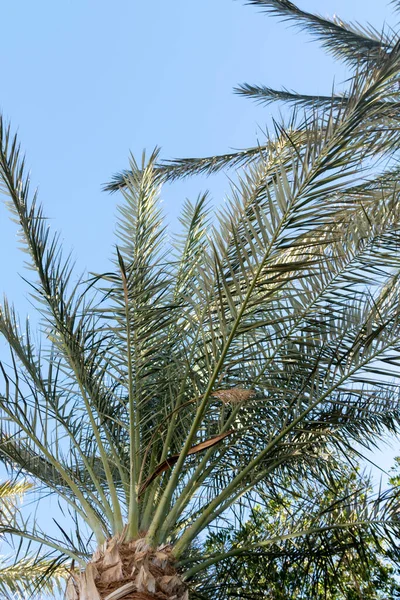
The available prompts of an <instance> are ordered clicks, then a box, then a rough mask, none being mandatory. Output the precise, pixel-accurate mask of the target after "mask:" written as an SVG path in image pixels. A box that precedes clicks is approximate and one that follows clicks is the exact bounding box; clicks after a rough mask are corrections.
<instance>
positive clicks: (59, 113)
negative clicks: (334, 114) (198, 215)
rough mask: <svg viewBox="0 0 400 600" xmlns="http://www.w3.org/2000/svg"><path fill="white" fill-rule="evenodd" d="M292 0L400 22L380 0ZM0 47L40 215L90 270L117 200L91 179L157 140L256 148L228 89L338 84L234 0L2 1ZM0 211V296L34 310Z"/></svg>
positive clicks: (214, 187) (333, 74)
mask: <svg viewBox="0 0 400 600" xmlns="http://www.w3.org/2000/svg"><path fill="white" fill-rule="evenodd" d="M299 5H300V6H301V7H302V8H304V9H307V10H314V11H319V12H320V13H321V14H323V15H332V14H335V13H336V14H338V15H339V16H340V17H341V18H342V19H343V20H349V21H351V20H353V21H354V20H358V21H360V22H362V23H364V22H367V21H369V22H371V23H372V24H374V25H375V26H376V27H377V28H380V27H381V26H382V24H383V22H384V20H385V19H386V20H387V21H389V22H391V23H392V24H393V25H394V24H395V23H396V18H395V16H393V14H392V12H391V10H390V8H389V7H388V6H387V5H386V2H385V0H378V1H377V0H299ZM0 50H1V84H0V89H1V93H0V108H1V110H2V111H3V114H4V115H5V116H6V117H7V118H9V119H10V120H11V122H12V124H13V125H14V127H16V128H18V130H19V134H20V139H21V142H22V145H23V147H24V148H25V149H26V151H27V163H28V165H30V168H31V172H32V182H33V184H34V185H39V188H40V198H41V200H42V202H43V203H44V205H45V212H46V214H47V216H48V217H49V218H50V219H51V220H50V223H51V224H52V226H54V228H55V229H57V230H61V231H62V236H63V239H64V240H65V246H66V248H67V249H72V250H73V253H74V255H75V256H76V257H77V264H78V267H79V269H81V270H83V269H86V268H87V269H88V270H91V271H97V272H99V271H103V270H106V269H107V268H108V262H107V261H108V259H109V258H110V256H111V252H112V244H113V241H114V215H115V206H116V202H117V201H118V196H116V195H114V196H108V195H106V194H104V193H103V192H101V184H102V183H104V182H106V181H107V180H108V179H109V178H110V177H111V175H112V174H113V173H114V172H115V171H118V170H120V169H122V168H124V167H125V166H127V161H128V154H129V151H132V152H133V153H134V154H135V155H136V156H138V157H139V156H140V154H141V152H142V149H143V148H147V149H148V150H149V151H150V150H152V149H153V147H154V146H155V145H158V146H161V147H162V156H163V157H164V158H172V157H177V156H202V155H210V154H213V153H220V152H225V151H228V150H229V149H230V148H241V147H246V146H248V145H253V144H254V143H255V142H256V140H257V137H258V136H260V128H261V129H264V128H265V127H266V126H267V125H268V123H270V122H271V121H270V117H271V112H272V109H270V108H262V107H260V106H257V105H255V104H253V103H251V102H250V101H248V100H245V99H242V98H240V97H238V96H235V95H233V94H232V88H233V87H234V86H235V85H236V84H238V83H243V82H249V83H263V84H266V85H269V86H271V87H277V88H280V87H282V86H285V87H287V88H291V89H294V90H296V91H300V92H305V93H328V94H329V93H330V92H331V90H332V82H333V80H334V78H335V81H336V83H337V84H339V83H340V81H342V80H343V79H344V77H345V72H344V70H343V68H342V67H341V66H340V65H339V64H337V63H335V62H334V61H333V60H332V59H331V58H329V57H327V56H326V55H325V54H324V52H323V51H322V50H321V49H320V47H319V46H318V44H317V43H316V42H311V41H310V38H309V36H307V35H306V34H305V33H298V32H297V31H296V30H294V29H293V28H292V27H289V26H288V24H285V23H281V22H279V21H278V20H277V19H276V18H273V17H268V16H266V15H263V14H260V13H259V12H258V11H257V10H256V9H255V7H251V6H245V5H244V2H243V1H241V0H236V1H234V0H202V1H201V2H199V1H198V2H195V1H194V0H169V1H168V2H167V1H166V0H152V1H148V0H147V1H146V0H114V1H113V2H110V1H109V0H107V1H106V0H63V1H62V2H54V0H39V1H37V2H32V1H31V0H13V1H12V2H5V3H3V6H2V33H1V37H0ZM275 114H277V113H276V112H275ZM228 187H229V186H228V183H227V181H226V180H225V179H223V178H221V177H218V178H217V179H216V180H215V181H214V180H205V179H201V178H196V179H193V180H190V181H186V182H184V183H180V184H176V185H174V186H171V187H168V188H166V189H165V193H164V200H165V204H164V206H165V212H166V214H167V215H168V218H169V220H170V221H171V222H172V223H175V219H176V215H177V213H178V212H179V208H180V206H181V205H182V201H183V200H184V198H185V197H186V196H189V197H195V196H197V194H198V192H199V191H201V190H204V189H206V188H210V189H211V192H212V195H213V198H214V202H215V203H216V204H217V203H218V202H220V201H221V200H222V198H223V195H224V193H225V192H226V191H227V190H228ZM1 215H2V216H1V220H0V222H1V234H0V256H1V263H0V274H1V277H0V292H1V293H3V292H6V293H7V295H8V297H9V299H10V300H13V301H15V302H16V305H17V307H18V308H19V309H20V310H21V311H22V313H26V312H30V311H31V308H30V306H29V303H28V302H27V300H26V298H27V292H28V289H27V286H26V284H25V283H24V282H23V281H22V280H21V277H20V275H21V274H22V275H26V273H24V271H23V260H24V256H23V254H22V253H21V252H19V251H18V250H17V240H16V235H15V234H16V227H15V225H14V224H12V223H10V222H9V220H8V216H7V213H6V209H5V208H4V207H3V208H2V209H1ZM399 453H400V451H399ZM390 456H391V454H387V459H386V461H385V464H389V462H390Z"/></svg>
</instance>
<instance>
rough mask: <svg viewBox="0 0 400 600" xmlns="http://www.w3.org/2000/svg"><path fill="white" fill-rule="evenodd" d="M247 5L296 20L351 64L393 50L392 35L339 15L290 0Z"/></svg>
mask: <svg viewBox="0 0 400 600" xmlns="http://www.w3.org/2000/svg"><path fill="white" fill-rule="evenodd" d="M247 4H251V5H254V6H257V7H259V8H260V9H261V10H262V11H265V12H269V13H271V14H273V15H276V16H278V17H283V19H285V20H286V19H287V20H291V21H293V22H294V24H295V25H297V26H299V27H301V28H302V29H304V30H306V31H309V32H310V33H311V34H313V35H314V36H315V37H316V38H317V39H318V40H320V41H321V43H322V45H323V47H324V48H326V49H327V50H328V52H330V53H332V54H333V55H334V56H335V57H336V58H340V59H342V60H344V61H345V62H347V63H349V64H350V65H352V66H358V65H360V64H369V63H371V62H377V63H379V62H380V61H381V59H382V55H383V54H385V53H387V52H390V51H391V49H392V48H393V45H394V43H395V42H394V41H393V36H390V35H389V34H385V32H383V31H382V32H381V31H378V30H377V29H375V28H374V27H372V26H371V25H369V26H361V25H358V24H357V25H354V24H350V23H345V22H344V21H342V20H341V19H339V18H337V17H335V18H333V19H328V18H323V17H320V16H318V15H315V14H313V13H310V12H307V11H305V10H302V9H300V8H299V7H298V6H297V5H296V4H294V3H293V2H291V1H290V0H247Z"/></svg>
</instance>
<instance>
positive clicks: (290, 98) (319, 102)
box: [234, 83, 349, 110]
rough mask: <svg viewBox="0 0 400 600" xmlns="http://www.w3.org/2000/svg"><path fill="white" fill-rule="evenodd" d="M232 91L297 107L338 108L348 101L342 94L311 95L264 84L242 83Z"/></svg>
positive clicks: (262, 101)
mask: <svg viewBox="0 0 400 600" xmlns="http://www.w3.org/2000/svg"><path fill="white" fill-rule="evenodd" d="M234 92H235V93H236V94H239V95H240V96H245V97H246V98H251V99H252V100H255V101H256V102H258V103H259V104H263V105H265V106H267V105H268V104H271V103H272V102H277V101H279V102H286V103H288V104H293V105H294V106H298V107H305V108H324V107H325V108H327V109H328V110H331V109H332V106H337V107H338V108H340V107H341V106H342V105H343V104H345V103H346V102H348V100H349V99H348V97H347V96H345V95H344V94H343V95H337V94H334V95H331V96H311V95H308V94H297V93H295V92H289V91H288V90H285V89H284V90H274V89H272V88H269V87H267V86H264V85H250V84H248V83H244V84H242V85H239V86H237V87H235V88H234Z"/></svg>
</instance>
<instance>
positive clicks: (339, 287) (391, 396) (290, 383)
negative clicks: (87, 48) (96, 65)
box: [0, 2, 400, 600]
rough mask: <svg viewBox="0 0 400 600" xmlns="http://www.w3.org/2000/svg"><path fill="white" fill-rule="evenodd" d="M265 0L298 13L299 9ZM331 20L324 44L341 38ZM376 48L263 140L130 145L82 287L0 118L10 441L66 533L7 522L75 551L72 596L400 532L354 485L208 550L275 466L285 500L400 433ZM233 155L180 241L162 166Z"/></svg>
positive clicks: (392, 143)
mask: <svg viewBox="0 0 400 600" xmlns="http://www.w3.org/2000/svg"><path fill="white" fill-rule="evenodd" d="M259 4H263V5H265V6H266V7H268V6H269V7H273V8H274V10H278V9H285V10H286V11H287V10H289V9H290V10H294V11H295V13H296V10H297V13H296V15H297V18H299V19H301V20H302V22H303V20H304V18H305V17H304V15H303V13H301V14H298V9H296V7H294V5H292V4H291V3H289V2H265V3H259ZM284 14H286V13H284ZM318 23H319V24H320V21H318ZM329 27H330V29H329V31H330V32H331V35H332V36H333V39H334V40H336V42H335V43H338V40H337V39H336V38H335V35H336V33H335V32H336V30H337V27H339V29H340V31H342V33H343V31H348V28H347V27H346V26H342V25H340V26H339V25H338V26H337V27H333V26H332V25H329ZM332 32H333V33H332ZM352 35H353V34H352ZM354 36H355V37H354ZM342 37H343V36H342ZM345 37H346V36H345ZM350 37H351V36H350ZM349 39H350V38H349ZM351 39H352V40H353V41H352V43H354V44H355V43H356V41H357V40H358V42H359V44H361V41H360V39H359V37H358V38H357V36H356V34H354V35H353V37H351ZM354 39H355V40H356V41H354ZM339 41H340V40H339ZM340 43H342V41H340ZM363 44H364V46H365V43H364V41H363ZM364 46H362V47H364ZM360 47H361V46H360ZM365 52H366V51H365ZM365 52H364V53H365ZM368 52H369V50H368ZM367 59H368V57H367V56H366V60H365V67H364V68H360V69H359V71H358V72H357V73H356V74H355V76H354V78H353V80H352V84H351V89H350V90H349V92H348V94H347V96H346V101H342V100H341V101H340V102H337V100H336V99H335V98H334V99H333V100H332V101H330V102H329V103H328V102H326V103H322V104H321V103H320V104H321V106H320V108H318V107H317V108H314V107H313V110H312V111H311V112H310V113H306V115H305V116H304V117H303V116H301V117H298V116H297V117H295V118H293V119H292V121H291V124H290V127H284V126H278V125H277V126H276V131H275V132H274V134H273V135H271V136H270V138H269V139H268V140H267V143H266V144H265V146H264V147H263V148H257V149H256V150H254V149H253V150H250V151H246V152H245V153H244V154H243V153H242V154H240V155H237V154H236V155H234V156H233V157H232V155H231V156H230V157H228V158H226V157H222V158H221V157H214V158H211V159H204V160H200V161H190V160H188V161H183V162H182V161H178V162H177V163H173V164H172V166H171V165H170V166H167V167H166V166H162V165H161V167H160V166H157V165H159V161H158V155H157V153H156V152H155V153H153V155H152V156H151V157H150V159H149V160H147V161H146V160H145V159H143V161H142V164H141V165H140V166H138V165H137V164H136V163H135V161H134V160H133V159H132V160H131V165H130V169H129V171H127V172H126V173H124V174H123V175H122V177H121V178H120V179H119V183H118V181H117V183H116V185H117V187H120V188H121V189H122V193H123V197H124V203H123V204H122V206H121V209H120V215H119V222H118V246H117V248H116V251H115V257H114V262H113V265H112V267H111V269H110V272H109V273H106V274H103V275H98V276H93V277H92V278H91V279H90V280H88V279H87V278H86V279H85V278H81V279H78V280H76V278H75V275H74V273H73V266H72V264H71V262H70V259H69V258H65V257H64V255H63V253H62V248H61V244H60V241H59V238H58V237H57V236H55V237H53V236H52V235H51V233H50V231H49V228H48V224H47V221H46V219H45V217H44V214H43V211H42V208H41V207H40V205H39V204H38V199H37V195H36V193H33V194H31V192H30V189H29V177H28V176H27V174H26V172H25V165H24V160H23V158H22V156H21V155H20V151H19V145H18V141H17V139H16V137H15V136H13V135H12V133H11V132H10V129H9V128H8V127H7V126H5V125H4V123H3V122H2V123H1V127H0V180H1V183H2V191H3V192H4V194H5V195H6V196H7V197H8V205H9V208H10V209H11V211H12V214H13V216H14V218H15V220H16V221H17V223H18V225H19V232H20V234H21V239H22V243H23V246H24V249H25V250H26V251H27V253H28V257H29V265H30V266H31V267H32V269H33V271H34V274H35V276H34V278H33V280H32V288H33V292H32V294H33V299H34V301H35V302H36V305H37V307H38V310H39V312H40V315H41V324H40V326H39V330H40V333H41V335H42V338H43V339H42V341H41V342H37V343H35V341H34V336H33V334H32V333H31V330H30V327H29V323H28V324H26V325H24V326H22V325H21V324H20V323H19V320H18V318H17V316H16V315H15V313H14V311H13V309H12V307H11V306H10V305H9V304H8V303H7V301H5V302H4V303H3V306H2V308H1V318H0V331H1V333H2V334H3V336H4V337H5V339H6V341H7V343H8V347H9V350H10V359H9V361H8V362H7V363H6V361H4V362H3V363H1V369H2V373H3V379H4V386H3V389H4V392H3V395H2V396H1V397H0V410H1V417H2V421H1V430H0V454H1V456H2V458H3V460H4V461H5V462H7V464H8V465H9V468H10V470H11V471H14V473H16V474H17V476H19V475H20V473H21V470H22V471H23V472H24V473H27V474H29V475H30V477H32V479H33V480H34V481H35V483H36V485H37V486H38V487H40V486H41V488H42V490H43V491H44V492H45V493H46V494H47V493H53V494H55V495H57V496H58V498H59V499H60V503H61V506H62V507H63V509H64V512H65V514H66V521H67V528H68V529H66V527H60V535H59V537H58V538H55V537H54V536H53V535H51V534H50V533H49V532H48V531H43V530H41V529H39V525H38V524H37V523H35V521H34V519H31V520H21V519H17V520H16V521H15V522H13V523H12V524H10V525H9V526H7V527H6V528H3V530H4V532H5V533H8V534H11V535H14V536H19V537H21V538H24V539H26V540H30V541H35V542H38V543H41V544H43V545H46V546H47V547H48V548H49V549H51V550H54V552H55V553H56V555H57V553H58V555H60V556H64V557H69V558H70V559H71V560H73V561H75V562H74V565H73V566H71V577H70V579H69V585H68V598H70V599H71V598H74V599H77V598H79V599H84V600H100V599H107V600H117V599H118V598H126V599H129V598H132V599H133V598H136V599H139V598H140V599H143V600H144V599H145V598H158V599H170V600H172V598H174V600H185V599H186V598H188V597H189V592H190V594H191V595H192V596H193V597H195V596H196V595H198V596H199V595H200V596H201V594H202V590H203V588H204V578H203V577H202V574H203V573H207V570H208V569H209V568H210V567H212V566H213V565H217V564H218V563H221V562H224V561H226V560H228V559H232V558H235V557H240V556H243V557H244V556H248V554H249V553H253V552H255V551H256V550H257V549H259V548H260V549H264V548H269V547H274V546H275V545H276V544H277V543H278V542H280V541H281V542H283V541H284V540H291V541H292V543H294V541H295V540H298V543H299V545H300V547H302V548H303V551H304V552H305V551H306V550H307V544H306V543H305V542H304V540H307V539H310V536H311V537H313V536H314V537H317V536H318V535H321V536H322V535H323V536H324V539H325V540H326V541H327V543H329V544H331V543H332V542H333V541H335V536H334V535H330V534H331V533H332V532H335V531H342V530H343V531H347V532H350V533H351V535H353V536H356V537H357V539H358V543H359V546H360V547H361V548H362V546H363V545H366V548H368V547H369V544H370V540H371V539H373V538H371V537H367V538H366V537H365V534H363V532H364V531H365V530H368V532H369V534H370V535H371V536H372V535H373V534H375V535H376V536H377V539H381V538H382V536H384V537H385V539H386V540H387V542H388V543H389V542H390V539H391V538H393V536H395V535H396V534H397V532H398V498H397V492H396V490H393V491H389V492H388V493H386V494H382V495H379V496H378V497H374V496H370V495H369V494H368V495H366V493H365V490H362V491H361V492H360V493H359V494H353V495H352V501H351V503H349V502H346V501H345V499H343V498H339V499H338V501H339V500H340V502H338V503H337V509H336V510H329V511H327V513H324V514H323V515H322V514H321V515H319V516H320V517H321V519H320V520H316V522H315V523H314V522H313V523H312V524H311V525H308V527H307V528H306V529H304V528H303V527H302V525H304V522H301V521H300V522H297V521H296V520H292V521H289V522H288V523H287V527H290V528H289V529H287V530H286V532H285V533H284V534H281V535H280V539H279V540H276V539H275V538H271V537H268V538H266V539H263V540H256V541H254V539H252V538H251V536H250V537H249V538H246V540H245V541H244V540H243V542H241V544H240V545H237V544H236V543H235V544H233V545H232V547H228V548H224V549H223V551H222V552H217V553H213V552H211V553H207V551H206V549H204V548H201V540H202V539H203V537H202V536H204V534H205V533H206V532H207V531H208V530H209V528H210V527H211V526H212V525H213V524H215V523H216V524H218V522H219V520H220V519H222V518H229V519H233V518H235V517H238V518H239V517H240V515H241V514H242V511H243V509H244V507H245V508H246V510H252V509H254V507H255V506H257V505H258V504H259V499H260V497H263V498H265V500H266V501H268V497H269V496H270V500H273V499H274V498H277V497H278V494H279V491H280V489H281V486H282V484H284V482H286V481H290V486H291V488H290V489H291V494H292V495H293V497H295V494H296V493H297V494H299V493H301V491H302V489H303V488H304V481H305V478H306V477H307V478H308V480H309V481H310V482H313V481H315V482H318V485H319V486H320V489H324V488H326V489H327V490H332V489H334V488H333V486H332V477H333V474H335V477H336V478H337V480H338V481H340V480H341V476H342V472H341V471H340V470H337V469H336V471H335V464H337V460H338V459H340V460H341V461H344V462H346V461H348V460H349V457H352V456H353V455H354V453H357V451H358V448H360V446H361V447H362V446H363V447H365V448H372V447H374V445H376V444H377V443H378V442H379V440H380V439H382V438H384V437H385V436H386V435H387V434H388V433H390V434H397V433H398V429H399V421H400V407H399V403H398V393H399V389H398V381H397V379H398V373H399V371H398V366H399V358H400V357H399V352H398V350H399V345H400V309H399V303H398V297H399V291H400V290H399V285H400V284H399V274H400V270H399V269H400V260H399V256H400V254H399V252H398V248H399V217H400V212H399V208H400V204H399V196H398V191H397V186H396V178H395V175H393V173H395V169H394V168H393V165H394V164H395V163H394V161H395V160H396V144H397V139H398V134H397V131H398V121H399V119H398V114H397V111H396V110H395V107H396V105H397V103H398V94H399V85H398V84H399V72H400V53H399V48H398V46H397V44H396V43H394V45H393V46H392V47H386V46H385V45H384V44H383V43H381V45H380V46H379V48H377V50H376V53H375V55H374V56H373V59H371V61H368V60H367ZM358 60H359V61H361V58H360V59H358ZM361 64H362V63H361ZM250 163H251V164H250ZM229 164H236V165H238V164H242V165H243V164H247V168H246V169H245V171H244V172H243V173H242V175H241V177H240V178H239V180H238V182H237V183H236V184H234V185H233V187H232V191H231V199H230V201H229V202H227V203H226V204H225V207H224V208H223V209H222V210H221V211H219V212H218V213H217V218H216V220H215V221H214V224H213V225H211V215H210V211H209V209H208V207H207V199H206V197H205V196H200V197H199V198H198V199H197V201H196V202H195V203H191V202H187V203H186V205H185V206H184V209H183V213H182V231H181V234H180V236H179V237H178V238H176V239H175V240H174V242H173V244H172V245H171V243H170V241H169V240H168V238H167V237H166V235H165V233H166V232H165V228H164V224H163V220H162V215H161V212H160V208H159V193H160V183H161V181H162V179H163V178H165V177H170V178H171V177H172V178H173V177H176V176H178V175H182V174H190V173H193V172H198V171H206V172H212V171H213V170H215V169H218V168H220V167H221V166H224V165H225V166H226V165H229ZM388 164H389V167H388ZM377 173H378V174H379V176H377ZM358 452H359V451H358ZM68 510H69V513H68ZM68 514H69V519H70V522H69V523H68ZM199 546H200V550H199ZM93 551H94V554H93V555H92V557H90V555H91V553H92V552H93Z"/></svg>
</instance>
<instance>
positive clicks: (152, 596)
mask: <svg viewBox="0 0 400 600" xmlns="http://www.w3.org/2000/svg"><path fill="white" fill-rule="evenodd" d="M171 551H172V547H171V546H170V545H164V546H160V547H159V548H157V549H153V548H150V546H149V545H148V544H147V542H146V540H145V538H138V539H136V540H134V541H131V542H125V541H123V539H121V537H120V536H116V537H113V538H112V539H110V540H108V541H107V542H106V543H105V544H103V546H101V547H100V548H98V549H97V550H96V552H95V553H94V554H93V557H92V560H91V561H90V562H89V563H88V564H87V566H86V569H85V570H84V571H82V572H74V573H72V574H71V576H70V579H69V581H68V585H67V593H66V599H67V600H120V599H122V600H188V599H189V593H188V589H187V586H186V585H185V583H184V582H183V581H182V579H181V577H180V576H179V574H178V573H177V570H176V568H175V566H174V561H173V559H172V557H171Z"/></svg>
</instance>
